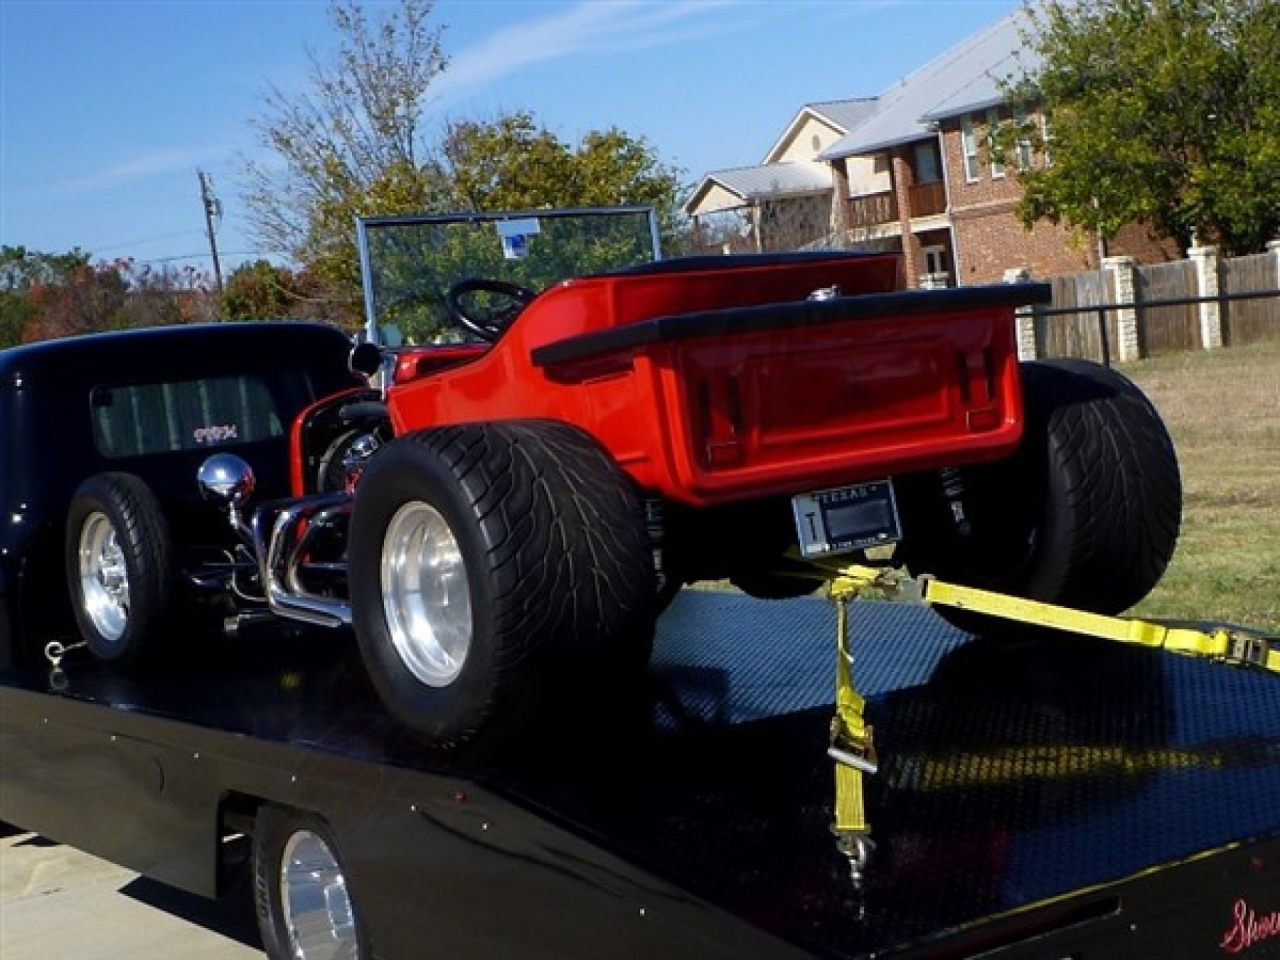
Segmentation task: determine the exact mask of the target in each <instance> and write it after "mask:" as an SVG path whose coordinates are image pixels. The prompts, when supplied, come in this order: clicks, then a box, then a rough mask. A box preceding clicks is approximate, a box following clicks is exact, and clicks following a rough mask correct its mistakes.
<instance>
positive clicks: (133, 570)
mask: <svg viewBox="0 0 1280 960" xmlns="http://www.w3.org/2000/svg"><path fill="white" fill-rule="evenodd" d="M97 513H101V514H103V515H104V516H106V517H107V519H108V520H109V521H110V523H111V525H112V526H113V527H114V528H115V531H116V536H117V538H118V539H119V542H120V548H121V550H122V551H123V553H124V559H125V570H126V574H127V576H128V579H129V612H128V619H127V622H126V625H125V629H124V632H123V633H122V634H121V635H120V637H119V638H116V639H109V638H107V637H104V636H102V635H101V634H100V633H99V632H98V631H97V629H96V628H95V627H94V625H93V622H92V621H91V620H90V619H89V617H88V616H87V615H86V614H85V612H84V599H83V594H82V593H81V592H80V571H79V556H78V555H79V543H80V531H81V528H82V527H83V526H84V523H85V521H86V520H88V519H89V517H91V516H92V515H94V514H97ZM65 554H66V576H67V588H68V590H69V592H70V596H71V607H72V611H73V612H74V614H75V618H76V624H77V626H78V627H79V630H80V635H81V637H83V638H84V641H85V643H86V644H87V646H88V648H89V650H90V652H92V653H93V655H94V656H96V657H97V658H98V659H100V660H106V661H111V662H116V663H133V662H137V661H138V660H141V659H143V658H146V657H150V656H151V655H153V654H154V653H155V652H156V650H157V648H158V645H159V644H160V643H162V642H163V641H164V636H165V634H166V632H167V630H168V627H169V625H170V622H171V612H172V604H173V595H174V584H175V574H176V569H177V567H176V560H175V556H174V547H173V538H172V535H171V534H170V531H169V523H168V520H167V519H166V517H165V515H164V511H163V510H162V508H161V506H160V502H159V501H158V500H157V499H156V496H155V494H154V493H153V492H152V491H151V488H150V487H149V486H147V484H146V482H145V481H144V480H142V478H140V477H138V476H136V475H134V474H131V473H99V474H95V475H94V476H91V477H89V478H87V479H86V480H85V481H84V482H82V483H81V484H80V486H79V487H77V488H76V491H75V493H74V494H73V495H72V497H71V503H70V506H69V507H68V511H67V530H66V549H65Z"/></svg>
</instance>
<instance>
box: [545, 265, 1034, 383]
mask: <svg viewBox="0 0 1280 960" xmlns="http://www.w3.org/2000/svg"><path fill="white" fill-rule="evenodd" d="M1051 299H1052V288H1051V287H1050V285H1049V284H1047V283H1000V284H989V285H984V286H974V287H951V288H948V289H944V290H900V291H895V292H893V293H872V294H864V295H862V296H856V297H836V298H835V299H832V300H797V301H791V302H788V303H767V304H762V305H760V306H753V307H729V308H725V309H721V310H698V311H695V312H693V313H681V314H676V315H674V316H668V317H655V318H654V319H652V320H644V321H641V322H639V323H631V324H627V325H625V326H620V327H612V328H610V329H608V330H599V331H594V332H592V333H585V334H582V335H580V336H576V337H569V338H568V339H565V340H559V341H557V342H555V343H548V344H545V345H544V346H541V347H535V348H534V350H533V353H532V360H533V363H534V365H535V366H539V367H549V366H554V365H555V364H559V363H567V362H570V361H574V360H584V359H586V358H588V357H595V356H598V355H600V354H603V353H609V352H611V351H614V350H623V349H627V348H630V347H640V346H645V345H647V344H652V343H664V342H671V341H675V340H690V339H693V338H695V337H716V336H722V335H725V334H741V333H749V332H754V331H758V330H773V329H789V328H792V327H803V326H809V325H815V324H825V323H835V322H838V321H844V320H871V319H881V318H884V317H896V316H902V317H909V316H920V315H922V314H928V313H953V312H960V311H964V310H974V309H981V308H989V307H1020V306H1031V305H1034V304H1043V303H1049V302H1051Z"/></svg>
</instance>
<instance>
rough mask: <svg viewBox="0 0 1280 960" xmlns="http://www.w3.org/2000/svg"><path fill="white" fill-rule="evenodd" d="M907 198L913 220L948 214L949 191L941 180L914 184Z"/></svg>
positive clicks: (909, 188)
mask: <svg viewBox="0 0 1280 960" xmlns="http://www.w3.org/2000/svg"><path fill="white" fill-rule="evenodd" d="M907 198H908V200H909V202H910V203H911V216H912V217H913V218H914V217H932V216H934V215H935V214H939V213H946V212H947V189H946V185H945V184H943V182H942V181H941V180H935V181H933V182H932V183H917V184H913V185H912V186H910V187H908V188H907Z"/></svg>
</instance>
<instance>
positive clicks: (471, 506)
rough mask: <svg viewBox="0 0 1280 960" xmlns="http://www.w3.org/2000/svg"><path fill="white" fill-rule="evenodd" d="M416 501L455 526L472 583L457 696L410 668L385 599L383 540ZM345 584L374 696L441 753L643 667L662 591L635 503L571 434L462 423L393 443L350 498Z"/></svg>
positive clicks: (622, 479) (591, 445)
mask: <svg viewBox="0 0 1280 960" xmlns="http://www.w3.org/2000/svg"><path fill="white" fill-rule="evenodd" d="M411 500H424V501H426V502H429V503H431V505H432V506H434V507H435V508H436V509H437V510H438V511H440V513H441V514H442V515H443V516H444V517H445V520H446V522H447V523H448V524H449V526H450V529H451V530H452V532H453V534H454V536H455V537H456V538H457V539H458V541H459V545H460V548H461V550H462V551H463V555H464V558H465V563H466V566H467V569H468V582H469V585H470V588H471V604H472V616H473V630H474V633H473V640H472V649H471V651H470V653H469V655H468V660H467V663H466V666H465V667H464V668H463V672H462V674H461V675H460V676H459V677H458V678H457V680H456V681H454V683H452V684H450V685H449V686H448V687H447V688H431V687H428V686H426V685H424V684H422V683H420V682H419V681H417V680H416V678H414V677H413V676H412V674H410V673H409V672H408V671H407V669H406V668H405V667H404V666H403V664H402V663H401V662H400V660H399V657H398V656H397V655H396V654H395V653H394V651H393V650H392V649H391V645H390V640H389V638H388V635H387V629H386V623H385V617H384V614H383V611H382V605H381V601H380V592H381V585H380V582H379V573H378V568H379V557H380V554H381V550H382V539H383V534H384V531H385V528H386V525H387V523H388V522H389V520H390V518H391V516H392V515H393V514H394V512H395V511H396V510H397V509H398V508H399V506H400V505H402V504H404V503H406V502H409V501H411ZM350 571H351V572H350V586H351V598H352V612H353V618H354V623H355V628H356V634H357V638H358V641H359V644H360V649H361V654H362V656H363V658H364V659H365V662H366V666H367V668H368V669H369V672H370V675H371V677H372V678H373V680H374V684H375V686H376V687H377V688H378V691H379V693H380V695H381V696H382V698H383V700H384V702H385V703H386V704H387V706H388V707H389V708H390V710H391V712H392V713H393V714H394V715H396V716H397V717H398V718H399V719H400V720H401V721H402V722H404V723H406V724H407V725H408V726H410V727H412V728H414V729H415V730H417V731H419V732H420V733H422V734H424V735H426V736H427V737H429V738H430V739H431V740H433V741H434V742H436V743H438V744H441V745H445V746H448V745H453V744H457V743H460V742H463V741H466V740H469V739H471V738H472V737H474V736H475V735H476V734H477V733H479V732H480V731H481V730H482V729H484V728H486V727H487V726H489V725H490V724H491V723H494V722H497V721H500V720H501V719H503V718H504V717H507V716H510V715H513V714H515V713H517V712H519V711H520V710H521V709H522V708H524V707H527V706H528V704H529V703H530V701H531V700H537V699H539V698H540V695H541V694H544V693H545V692H546V691H547V690H548V689H550V688H551V687H554V688H555V689H557V690H567V689H571V688H572V687H573V686H574V685H575V682H576V681H579V680H582V679H584V676H583V674H584V673H586V672H598V671H603V670H605V668H606V667H608V666H610V665H611V664H614V663H629V664H631V665H632V666H631V669H636V662H637V661H643V662H646V663H647V659H648V653H649V649H650V645H651V643H652V635H653V621H654V618H655V616H656V587H655V582H654V573H653V566H652V551H651V548H650V546H649V542H648V535H647V531H646V527H645V523H644V515H643V511H642V508H641V505H640V502H639V500H638V498H637V496H636V495H635V492H634V490H633V488H632V484H631V481H630V479H629V478H628V477H627V476H626V474H625V473H623V471H622V470H621V469H620V468H619V467H618V466H617V465H616V464H615V463H614V462H613V460H612V459H611V458H610V457H609V456H608V455H607V453H606V452H605V451H604V450H603V449H602V448H601V447H600V446H599V445H598V444H597V443H596V442H595V441H594V440H592V439H591V438H590V437H589V436H588V435H587V434H585V433H583V432H582V431H580V430H578V429H577V428H575V427H571V426H569V425H566V424H563V423H558V422H552V421H505V422H498V423H488V424H466V425H460V426H451V427H446V428H441V429H437V430H429V431H423V432H420V433H415V434H410V435H407V436H405V437H402V438H400V439H398V440H396V441H394V442H392V443H391V444H388V445H387V446H386V447H384V448H383V449H382V450H380V451H379V453H378V456H377V457H375V458H373V460H372V461H371V462H370V465H369V469H368V471H367V472H366V474H365V476H364V478H363V479H362V481H361V483H360V486H359V488H358V490H357V493H356V500H355V506H354V508H353V513H352V519H351V537H350ZM606 675H607V674H605V673H599V675H598V676H597V677H596V678H595V679H596V680H603V679H604V678H605V676H606Z"/></svg>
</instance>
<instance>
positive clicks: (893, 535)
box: [791, 480, 902, 557]
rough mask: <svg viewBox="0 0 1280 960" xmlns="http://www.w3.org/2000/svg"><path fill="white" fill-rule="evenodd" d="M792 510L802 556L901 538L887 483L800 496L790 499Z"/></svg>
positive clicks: (835, 489)
mask: <svg viewBox="0 0 1280 960" xmlns="http://www.w3.org/2000/svg"><path fill="white" fill-rule="evenodd" d="M791 507H792V509H793V510H794V511H795V516H796V533H797V534H798V535H799V541H800V553H801V555H802V556H805V557H826V556H831V555H832V554H839V553H850V552H852V551H854V550H865V549H867V548H868V547H877V546H881V545H883V544H889V543H897V542H898V541H899V540H901V539H902V525H901V523H900V522H899V520H898V505H897V502H896V501H895V500H894V496H893V484H892V483H890V482H889V481H888V480H876V481H874V482H872V483H858V484H854V485H852V486H848V487H835V488H833V489H831V490H818V491H815V492H813V493H802V494H799V495H797V496H794V497H792V498H791Z"/></svg>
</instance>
